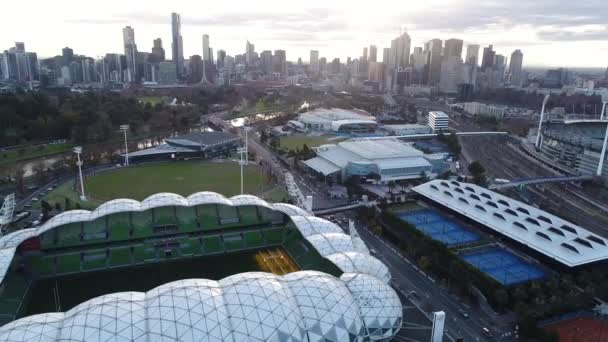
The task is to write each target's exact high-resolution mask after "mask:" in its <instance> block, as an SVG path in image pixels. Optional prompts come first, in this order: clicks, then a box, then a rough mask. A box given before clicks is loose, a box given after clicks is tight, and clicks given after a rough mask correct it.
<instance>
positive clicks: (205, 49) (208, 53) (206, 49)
mask: <svg viewBox="0 0 608 342" xmlns="http://www.w3.org/2000/svg"><path fill="white" fill-rule="evenodd" d="M210 50H211V48H210V47H209V35H208V34H204V35H203V61H205V62H208V61H210V60H211V58H212V56H213V55H212V54H211V51H210Z"/></svg>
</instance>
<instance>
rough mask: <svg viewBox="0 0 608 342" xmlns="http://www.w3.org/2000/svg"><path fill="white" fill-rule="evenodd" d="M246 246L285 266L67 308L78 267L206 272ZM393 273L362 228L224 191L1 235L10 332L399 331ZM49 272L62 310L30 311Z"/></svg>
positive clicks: (0, 311)
mask: <svg viewBox="0 0 608 342" xmlns="http://www.w3.org/2000/svg"><path fill="white" fill-rule="evenodd" d="M243 251H253V252H255V253H257V254H256V260H258V261H259V263H260V269H256V270H251V271H258V270H270V271H274V273H275V274H273V273H262V272H244V273H238V274H232V275H229V276H227V277H224V278H222V279H218V280H209V279H186V280H177V281H173V282H170V283H167V284H164V285H161V286H158V287H155V288H152V289H148V290H147V292H134V291H131V292H118V293H109V294H104V295H102V296H99V297H94V296H93V297H94V298H90V299H89V300H87V301H85V302H83V303H81V304H78V305H76V306H73V307H63V306H60V305H59V302H60V300H61V298H59V297H60V295H59V294H60V287H58V286H57V283H58V281H59V280H60V279H66V278H65V277H67V276H83V275H86V274H102V275H103V274H107V273H99V272H102V271H108V270H124V273H122V277H121V278H120V281H121V282H124V284H125V288H128V285H129V283H130V282H133V281H134V279H129V277H130V275H131V273H130V270H131V269H133V268H134V267H138V266H141V265H159V264H161V263H165V264H166V263H171V262H178V261H179V260H195V261H200V267H201V270H202V269H204V268H205V264H206V260H210V259H207V257H216V258H217V257H222V256H229V255H231V254H234V253H240V252H243ZM276 251H278V252H276ZM214 260H216V259H214ZM219 263H220V264H221V261H220V262H219ZM225 267H228V265H225ZM290 271H295V272H291V273H289V272H290ZM390 278H391V276H390V273H389V271H388V269H387V267H386V266H385V265H384V264H383V263H382V262H380V261H379V260H378V259H376V258H374V257H373V256H371V255H370V254H369V251H368V249H367V247H366V246H365V244H364V243H363V241H362V240H361V239H360V238H359V237H358V235H357V234H356V231H354V229H353V230H352V231H351V234H350V235H346V234H344V233H343V231H342V229H341V228H340V227H339V226H337V225H336V224H334V223H332V222H330V221H327V220H324V219H321V218H318V217H314V216H312V215H310V214H309V213H308V212H306V211H304V210H303V209H300V208H298V207H295V206H293V205H289V204H270V203H267V202H265V201H264V200H262V199H260V198H257V197H254V196H250V195H239V196H234V197H232V198H226V197H224V196H222V195H220V194H217V193H213V192H199V193H195V194H192V195H191V196H189V197H187V198H184V197H182V196H179V195H176V194H171V193H160V194H156V195H153V196H150V197H148V198H147V199H145V200H143V201H142V202H138V201H135V200H129V199H117V200H112V201H110V202H107V203H105V204H103V205H101V206H99V207H98V208H97V209H95V210H94V211H86V210H72V211H67V212H64V213H62V214H59V215H57V216H55V217H53V218H52V219H50V220H49V221H47V222H46V223H44V224H43V225H42V226H40V227H37V228H30V229H24V230H20V231H16V232H14V233H11V234H9V235H6V236H4V237H2V238H0V280H1V285H0V290H1V291H0V318H1V320H2V323H6V324H5V325H4V326H2V327H1V328H0V341H31V342H33V341H118V340H120V341H381V340H389V339H391V338H392V337H393V336H394V335H395V334H396V333H397V331H399V330H400V329H401V324H402V314H403V308H402V305H401V303H400V300H399V298H398V296H397V294H396V293H395V292H394V290H393V289H392V288H391V287H390V286H389V281H390ZM49 279H50V280H53V282H54V284H55V285H54V286H53V287H52V289H53V290H52V291H49V292H50V293H44V294H43V296H42V298H44V300H45V301H55V302H56V303H57V306H58V308H60V310H56V311H58V312H51V313H37V314H34V315H31V316H26V317H23V316H24V314H23V313H25V312H31V310H28V306H30V305H31V304H32V303H31V298H32V296H31V291H32V288H36V283H37V282H41V281H43V280H49ZM67 279H71V278H67ZM56 280H57V281H56ZM91 286H93V284H91ZM83 290H86V289H83Z"/></svg>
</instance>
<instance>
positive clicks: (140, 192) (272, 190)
mask: <svg viewBox="0 0 608 342" xmlns="http://www.w3.org/2000/svg"><path fill="white" fill-rule="evenodd" d="M244 179H245V182H244V192H245V193H246V194H253V195H258V196H261V197H263V198H265V199H267V200H269V201H282V200H283V199H285V198H287V193H286V191H285V190H284V189H283V188H282V187H279V186H276V185H275V184H272V183H270V182H269V181H268V178H267V177H266V175H265V173H264V171H263V170H262V169H261V168H260V167H259V166H257V165H248V166H246V167H245V169H244ZM73 189H74V183H73V182H69V183H68V184H64V185H62V186H59V187H58V188H57V189H55V190H53V191H52V192H50V193H49V194H48V195H46V196H45V197H44V198H43V200H45V201H47V202H49V204H51V206H53V207H54V206H55V203H59V204H60V205H61V206H62V207H63V206H64V204H65V199H66V198H68V199H69V202H71V203H72V208H74V205H75V204H76V203H79V205H80V207H81V208H83V209H93V208H95V207H97V206H99V205H100V204H102V203H103V202H106V201H108V200H112V199H115V198H132V199H135V200H139V201H141V200H143V199H145V198H146V197H148V196H150V195H153V194H156V193H159V192H172V193H176V194H179V195H182V196H184V197H186V196H189V195H191V194H193V193H195V192H199V191H214V192H217V193H220V194H222V195H224V196H226V197H230V196H234V195H238V194H240V192H241V185H240V166H239V165H238V164H237V163H232V162H223V163H215V162H196V161H193V162H174V163H158V164H148V165H139V166H131V167H128V168H123V169H117V170H114V171H108V172H104V173H100V174H98V175H95V176H92V177H89V178H86V179H85V192H86V194H87V197H88V200H87V201H86V202H81V201H80V200H79V198H78V194H77V193H76V192H75V191H74V190H73Z"/></svg>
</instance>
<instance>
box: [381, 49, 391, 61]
mask: <svg viewBox="0 0 608 342" xmlns="http://www.w3.org/2000/svg"><path fill="white" fill-rule="evenodd" d="M390 55H391V48H384V49H382V63H383V64H384V65H389V63H388V61H389V59H390Z"/></svg>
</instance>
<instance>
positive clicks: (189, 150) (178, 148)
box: [129, 132, 241, 160]
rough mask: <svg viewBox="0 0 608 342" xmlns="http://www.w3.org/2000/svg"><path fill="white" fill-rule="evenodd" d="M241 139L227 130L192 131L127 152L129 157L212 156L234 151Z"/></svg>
mask: <svg viewBox="0 0 608 342" xmlns="http://www.w3.org/2000/svg"><path fill="white" fill-rule="evenodd" d="M240 144H241V139H240V138H239V137H238V136H236V135H233V134H230V133H227V132H193V133H189V134H185V135H180V136H177V137H173V138H167V139H165V140H164V143H163V144H161V145H159V146H156V147H153V148H149V149H145V150H141V151H137V152H132V153H129V159H135V160H149V159H169V158H170V159H175V158H203V159H207V158H213V157H217V156H224V155H230V154H231V153H234V152H236V149H237V147H238V146H240Z"/></svg>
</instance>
